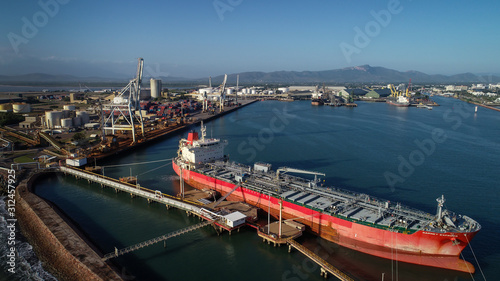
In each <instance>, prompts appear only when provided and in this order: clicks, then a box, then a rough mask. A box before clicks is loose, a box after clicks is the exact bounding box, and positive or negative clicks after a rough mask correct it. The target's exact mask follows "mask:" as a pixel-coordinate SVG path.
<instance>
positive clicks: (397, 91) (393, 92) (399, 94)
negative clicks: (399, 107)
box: [389, 79, 411, 98]
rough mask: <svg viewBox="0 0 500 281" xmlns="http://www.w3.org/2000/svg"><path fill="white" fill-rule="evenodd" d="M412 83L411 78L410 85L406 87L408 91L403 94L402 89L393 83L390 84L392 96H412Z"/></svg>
mask: <svg viewBox="0 0 500 281" xmlns="http://www.w3.org/2000/svg"><path fill="white" fill-rule="evenodd" d="M410 85H411V79H410V83H409V84H408V87H406V92H405V93H404V95H403V92H402V91H399V90H396V88H394V85H393V84H389V88H390V89H391V96H393V97H395V98H397V97H399V96H405V97H407V98H410V96H411V95H410V92H409V91H410Z"/></svg>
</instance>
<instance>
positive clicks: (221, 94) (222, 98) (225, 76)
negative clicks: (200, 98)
mask: <svg viewBox="0 0 500 281" xmlns="http://www.w3.org/2000/svg"><path fill="white" fill-rule="evenodd" d="M226 81H227V74H224V81H223V82H222V85H220V96H219V111H220V112H222V111H224V91H226Z"/></svg>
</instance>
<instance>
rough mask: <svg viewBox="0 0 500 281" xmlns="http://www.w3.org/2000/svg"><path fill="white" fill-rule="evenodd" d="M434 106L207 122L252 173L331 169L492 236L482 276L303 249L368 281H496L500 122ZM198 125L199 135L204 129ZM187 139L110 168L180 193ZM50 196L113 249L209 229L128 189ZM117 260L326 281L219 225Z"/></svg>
mask: <svg viewBox="0 0 500 281" xmlns="http://www.w3.org/2000/svg"><path fill="white" fill-rule="evenodd" d="M434 99H435V100H436V101H437V103H439V104H440V105H441V106H439V107H434V109H433V110H427V109H421V108H413V107H411V108H399V107H394V106H391V105H388V104H386V103H368V102H359V103H358V107H357V108H344V107H339V108H336V107H329V106H311V104H310V101H298V102H291V103H290V102H279V101H264V102H258V103H255V104H253V105H250V106H248V107H245V108H242V109H240V110H238V111H236V112H233V113H230V114H228V115H226V116H224V117H221V118H219V119H216V120H214V121H211V122H209V123H207V124H205V125H206V126H207V137H211V136H213V137H217V138H221V139H227V140H228V142H229V144H228V146H227V147H226V154H228V155H229V158H230V159H231V160H233V161H236V162H241V163H244V164H248V165H251V164H253V163H254V162H256V161H263V162H268V163H271V164H272V165H273V168H278V167H281V166H288V167H294V168H299V169H305V170H311V171H317V172H322V173H325V174H326V177H323V178H322V180H324V181H325V182H324V184H325V185H326V186H336V187H341V188H345V189H350V190H353V191H357V192H362V193H366V194H369V195H371V196H375V197H379V198H384V199H387V200H390V201H391V202H401V203H402V204H405V205H408V206H411V207H415V208H418V209H421V210H424V211H427V212H430V213H435V212H436V204H437V202H436V198H437V197H439V196H441V195H442V194H443V195H444V196H445V198H446V200H447V201H446V203H445V206H446V207H447V208H448V209H450V210H452V211H456V212H458V213H461V214H465V215H468V216H470V217H472V218H473V219H475V220H477V221H478V222H479V223H480V224H481V225H482V230H481V231H480V232H479V233H478V234H477V235H476V237H475V238H474V240H472V242H471V247H470V248H469V247H467V248H466V249H465V250H464V252H463V256H464V258H465V259H466V260H468V261H470V262H471V263H472V264H474V266H475V267H476V273H475V274H474V275H473V276H471V275H470V274H468V273H460V272H454V271H449V270H444V269H437V268H429V267H422V266H417V265H410V264H404V263H401V262H398V261H397V255H395V256H394V260H392V261H391V260H386V259H381V258H376V257H372V256H369V255H365V254H362V253H358V252H356V251H352V250H348V249H345V248H343V247H339V246H337V245H335V244H333V243H330V242H327V241H324V240H322V239H319V238H317V237H315V236H313V235H311V234H306V235H304V236H303V237H301V238H299V239H298V241H299V242H300V243H302V244H303V245H305V246H306V247H308V248H309V249H311V250H313V251H316V252H317V253H319V255H320V256H322V257H323V258H325V259H326V260H327V261H329V262H330V263H331V264H333V265H334V266H336V267H338V268H339V269H341V270H343V271H345V272H347V273H349V274H350V275H351V276H353V277H354V278H356V279H359V280H382V278H384V280H436V281H437V280H443V281H444V280H472V278H474V279H475V280H484V279H483V277H485V279H489V280H494V279H495V277H496V276H500V268H498V266H497V264H498V263H500V245H498V243H496V242H495V238H496V234H497V233H499V231H500V217H499V216H498V215H497V214H498V213H499V212H500V191H498V183H499V182H500V174H499V173H498V167H499V164H500V158H499V156H500V143H499V139H500V125H499V124H500V114H499V112H496V111H493V110H488V109H484V108H479V110H478V112H477V113H474V106H472V105H469V104H466V103H464V102H461V101H459V100H456V99H451V98H440V97H436V98H434ZM192 129H195V130H199V127H193V128H192ZM186 135H187V131H184V132H179V133H177V134H175V135H172V136H169V137H167V138H164V139H163V140H160V141H156V142H154V143H152V144H150V145H147V146H143V147H141V148H138V149H134V150H132V151H130V152H127V153H126V154H120V155H117V156H116V157H112V158H110V159H107V160H105V161H104V162H102V163H99V164H101V165H104V166H111V165H121V166H115V167H108V168H105V170H104V173H105V175H106V176H112V177H120V176H128V175H133V176H138V182H139V184H140V185H141V186H144V187H147V188H150V189H155V190H160V191H163V192H166V193H169V194H177V193H179V177H178V176H177V175H176V174H175V173H174V171H173V170H172V168H171V163H170V162H169V161H165V162H155V163H150V164H141V165H140V164H134V165H127V164H130V163H141V162H151V161H156V160H168V159H170V158H172V157H174V156H176V150H177V147H178V142H179V139H180V138H181V137H186ZM35 192H36V194H38V195H39V196H41V197H43V198H45V199H47V200H50V201H52V202H53V203H55V204H56V205H57V206H58V207H59V208H60V209H62V210H63V211H64V212H65V213H66V214H67V215H68V216H69V217H70V218H71V219H72V220H73V221H75V222H76V223H77V224H78V225H79V226H80V227H81V230H82V231H83V232H85V233H86V234H87V236H88V238H90V240H92V241H93V242H94V243H95V245H97V247H98V248H100V249H101V250H102V252H103V253H108V252H112V251H114V248H115V247H117V248H123V247H126V246H130V245H132V244H135V243H138V242H141V241H144V240H147V239H150V238H154V237H157V236H160V235H163V234H166V233H169V232H171V231H175V230H178V229H180V228H184V227H186V226H188V225H192V224H196V223H198V222H199V220H198V219H197V218H194V217H188V216H187V215H186V214H185V213H184V212H182V211H179V210H176V209H169V210H167V209H166V207H165V206H162V205H159V204H148V203H147V202H146V200H144V199H139V198H131V197H130V195H128V194H124V193H115V191H114V190H112V189H108V188H101V187H100V186H99V185H96V184H88V183H87V182H86V181H78V180H76V179H74V178H72V177H69V176H63V175H58V176H53V177H47V178H44V179H41V180H40V181H39V182H38V183H37V184H36V187H35ZM165 246H166V247H164V245H163V243H160V244H157V245H154V246H150V247H147V248H145V249H141V250H138V251H136V252H133V253H130V254H127V255H124V256H122V257H119V258H116V259H114V262H115V263H116V264H117V265H119V266H120V267H122V268H123V273H124V274H125V277H126V278H127V279H128V280H132V279H134V280H207V279H212V280H214V279H217V280H234V279H236V278H237V279H238V280H256V279H263V280H323V278H322V277H321V276H320V274H319V268H318V266H317V265H315V264H314V263H312V262H311V261H309V260H308V259H306V258H305V257H304V256H302V255H301V254H300V253H299V252H297V251H292V252H291V253H288V251H287V250H288V249H287V247H273V246H270V245H268V244H266V243H263V242H262V240H261V239H259V238H258V237H257V235H256V233H255V230H254V229H252V228H244V229H242V230H241V231H240V232H239V233H235V232H233V233H232V235H229V234H228V233H224V234H222V235H220V236H218V235H217V233H216V232H215V230H214V229H213V228H211V227H205V228H202V229H200V230H197V231H194V232H191V233H188V234H185V235H183V236H181V237H178V238H174V239H170V240H168V241H167V243H166V245H165Z"/></svg>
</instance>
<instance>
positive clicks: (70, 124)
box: [61, 118, 73, 128]
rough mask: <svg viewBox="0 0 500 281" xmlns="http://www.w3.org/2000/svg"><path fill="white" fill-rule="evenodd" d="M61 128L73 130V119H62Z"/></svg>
mask: <svg viewBox="0 0 500 281" xmlns="http://www.w3.org/2000/svg"><path fill="white" fill-rule="evenodd" d="M61 127H63V128H71V127H73V119H71V118H63V119H61Z"/></svg>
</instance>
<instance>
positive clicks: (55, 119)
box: [45, 111, 63, 129]
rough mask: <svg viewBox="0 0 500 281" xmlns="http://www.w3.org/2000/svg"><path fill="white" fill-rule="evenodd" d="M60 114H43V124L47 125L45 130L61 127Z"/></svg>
mask: <svg viewBox="0 0 500 281" xmlns="http://www.w3.org/2000/svg"><path fill="white" fill-rule="evenodd" d="M62 116H63V115H62V112H61V111H47V112H45V124H46V125H47V128H50V129H52V128H55V127H58V126H61V119H62Z"/></svg>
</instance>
